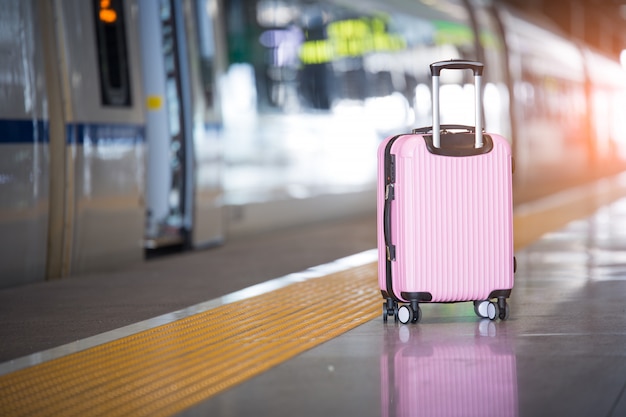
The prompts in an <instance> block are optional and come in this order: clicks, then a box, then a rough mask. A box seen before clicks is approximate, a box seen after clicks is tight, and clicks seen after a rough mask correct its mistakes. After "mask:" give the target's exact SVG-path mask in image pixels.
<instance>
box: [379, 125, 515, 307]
mask: <svg viewBox="0 0 626 417" xmlns="http://www.w3.org/2000/svg"><path fill="white" fill-rule="evenodd" d="M488 135H489V136H490V137H491V138H492V140H493V149H492V150H491V151H490V152H488V153H485V154H480V155H473V156H462V157H452V156H442V155H436V154H433V153H430V152H429V150H428V149H427V146H426V142H425V140H424V138H423V135H420V134H406V135H402V136H400V137H398V138H397V139H396V140H395V142H394V143H393V145H392V146H391V154H394V155H395V198H394V200H393V201H392V203H391V243H392V244H393V245H395V249H396V257H395V260H394V261H392V262H391V267H392V281H393V293H394V294H395V295H396V297H397V298H398V299H400V301H409V300H406V299H403V298H402V297H401V294H402V292H426V293H430V294H431V295H432V300H431V301H432V302H455V301H471V300H486V299H488V298H490V295H491V294H492V291H495V290H507V289H511V288H513V273H514V271H513V267H514V261H513V255H514V254H513V210H512V158H511V149H510V145H509V143H508V142H507V140H506V139H504V138H503V137H501V136H499V135H496V134H488ZM389 140H391V137H390V138H387V139H386V140H385V141H383V143H381V145H380V146H379V149H378V169H379V175H378V181H379V184H378V196H377V204H378V218H377V220H378V221H377V227H378V251H379V262H378V277H379V283H380V288H381V290H383V291H386V290H387V284H386V266H385V260H386V250H385V239H384V219H383V210H384V204H385V174H384V164H385V148H386V145H387V143H388V141H389Z"/></svg>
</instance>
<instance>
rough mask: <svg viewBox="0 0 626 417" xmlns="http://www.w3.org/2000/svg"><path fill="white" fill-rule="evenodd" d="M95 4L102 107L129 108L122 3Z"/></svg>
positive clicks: (100, 0) (96, 0)
mask: <svg viewBox="0 0 626 417" xmlns="http://www.w3.org/2000/svg"><path fill="white" fill-rule="evenodd" d="M93 4H94V12H95V13H94V17H95V29H96V41H97V46H98V63H99V70H100V92H101V96H102V104H103V105H105V106H122V107H127V106H130V105H131V93H130V91H131V89H130V79H129V76H128V56H127V50H126V30H125V26H124V5H123V3H122V0H94V1H93Z"/></svg>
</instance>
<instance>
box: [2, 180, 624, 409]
mask: <svg viewBox="0 0 626 417" xmlns="http://www.w3.org/2000/svg"><path fill="white" fill-rule="evenodd" d="M375 233H376V227H375V214H374V213H372V214H371V215H366V216H361V217H358V218H350V219H344V220H342V221H334V222H327V223H323V224H311V225H304V226H301V227H298V228H290V229H284V230H278V231H274V232H272V233H271V234H260V235H257V236H248V237H246V238H241V239H238V240H233V241H229V242H227V243H226V244H225V245H224V246H223V247H220V248H215V249H212V250H207V251H199V252H193V253H185V254H180V255H176V256H169V257H166V258H160V259H155V260H151V261H149V262H146V263H143V264H140V265H136V266H134V267H132V268H129V269H126V270H124V271H118V272H115V273H107V274H104V273H103V274H92V275H89V276H82V277H74V278H70V279H66V280H61V281H57V282H46V283H43V284H37V285H31V286H25V287H19V288H14V289H6V290H0V320H1V321H2V323H3V324H2V327H1V329H0V340H2V342H1V343H0V362H1V363H0V415H2V416H5V415H6V416H22V415H42V416H45V415H50V416H72V415H77V416H91V415H94V416H173V415H180V416H195V415H202V416H206V415H211V416H248V415H254V416H283V415H302V416H319V415H327V416H409V415H411V416H533V417H535V416H574V417H576V416H612V417H617V416H624V415H626V303H625V302H624V298H625V297H626V178H625V177H624V176H623V175H621V176H617V177H614V178H608V179H604V180H601V181H598V182H596V183H593V184H589V185H586V186H581V187H578V188H576V189H571V190H567V191H564V192H562V193H559V194H555V195H552V196H550V197H549V198H546V199H542V200H541V201H536V202H533V203H527V204H524V205H520V206H517V207H516V208H515V247H516V258H517V264H518V267H517V273H516V281H515V288H514V290H513V293H512V296H511V299H510V305H511V315H510V318H509V319H508V320H507V321H499V320H498V321H489V320H486V319H480V318H478V317H477V316H476V315H475V314H474V311H473V306H472V304H471V303H456V304H422V312H423V315H422V320H421V322H420V323H418V324H412V325H401V324H399V323H394V321H393V320H390V321H389V322H387V323H383V320H382V298H381V296H380V292H379V291H378V284H377V276H376V273H377V272H376V252H375V250H374V249H375V245H376V236H375Z"/></svg>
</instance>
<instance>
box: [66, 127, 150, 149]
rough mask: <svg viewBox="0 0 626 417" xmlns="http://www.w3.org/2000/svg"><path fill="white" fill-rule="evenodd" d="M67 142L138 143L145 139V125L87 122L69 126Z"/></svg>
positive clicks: (69, 143) (100, 144)
mask: <svg viewBox="0 0 626 417" xmlns="http://www.w3.org/2000/svg"><path fill="white" fill-rule="evenodd" d="M66 139H67V144H68V145H84V144H85V143H88V144H90V145H94V146H111V145H129V146H132V145H136V144H138V143H142V142H144V141H145V127H144V126H143V125H130V124H85V123H75V124H69V125H68V126H67V138H66Z"/></svg>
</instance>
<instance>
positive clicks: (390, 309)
mask: <svg viewBox="0 0 626 417" xmlns="http://www.w3.org/2000/svg"><path fill="white" fill-rule="evenodd" d="M389 316H393V317H394V319H395V320H396V321H397V320H398V302H397V301H394V300H392V299H391V298H387V299H386V301H385V302H384V303H383V321H384V322H385V323H387V317H389Z"/></svg>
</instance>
